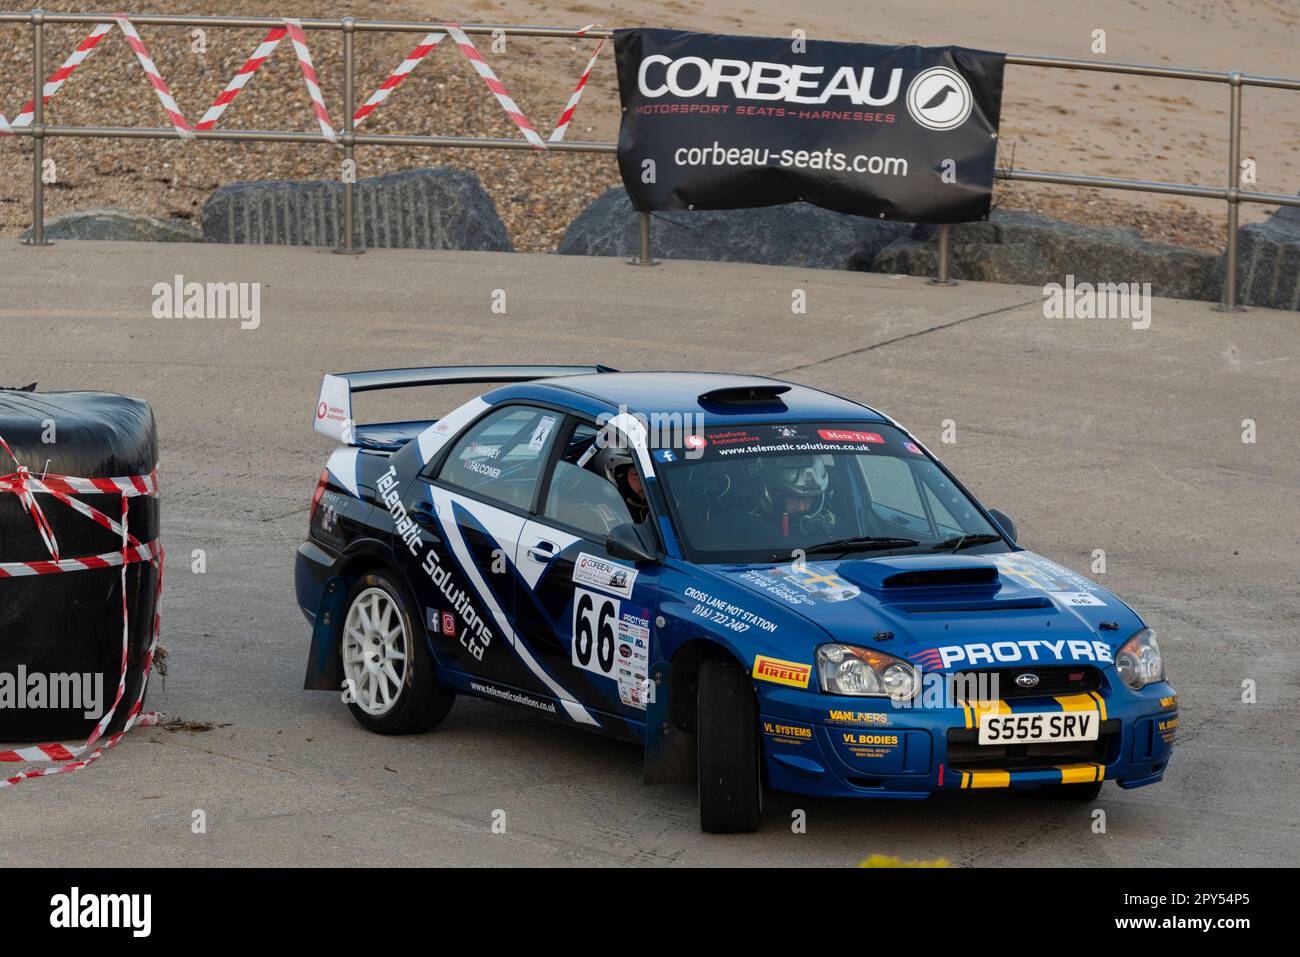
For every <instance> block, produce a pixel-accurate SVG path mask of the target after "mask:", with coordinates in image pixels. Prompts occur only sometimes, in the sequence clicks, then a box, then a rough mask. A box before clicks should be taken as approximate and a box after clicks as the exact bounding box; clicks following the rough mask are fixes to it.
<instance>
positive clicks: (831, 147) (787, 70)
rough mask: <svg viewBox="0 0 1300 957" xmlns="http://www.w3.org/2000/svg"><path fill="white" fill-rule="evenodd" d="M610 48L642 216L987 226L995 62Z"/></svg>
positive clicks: (832, 52)
mask: <svg viewBox="0 0 1300 957" xmlns="http://www.w3.org/2000/svg"><path fill="white" fill-rule="evenodd" d="M614 46H615V50H616V52H617V56H618V87H619V96H620V98H621V100H622V103H623V122H622V128H621V129H620V131H619V137H618V165H619V170H620V171H621V173H622V174H623V183H624V184H625V185H626V187H627V191H628V193H629V195H631V197H632V203H633V205H635V206H636V208H637V209H639V210H642V211H645V210H655V209H736V208H739V207H745V206H772V205H775V204H777V203H790V202H795V201H796V200H804V201H806V202H809V203H813V204H815V205H817V206H824V207H826V208H827V209H834V210H839V211H840V212H845V213H856V214H858V215H862V216H881V217H884V218H887V219H895V220H904V221H908V222H923V223H955V222H967V221H971V220H977V219H983V218H985V217H987V216H988V211H989V199H990V197H991V195H992V191H993V168H994V161H995V159H996V155H997V131H998V118H999V114H1000V112H1001V107H1002V71H1003V66H1004V56H1003V55H1002V54H1000V53H986V52H984V51H981V50H967V49H964V48H962V47H919V46H878V45H875V44H870V43H834V42H830V41H823V40H804V41H797V40H795V39H794V38H786V39H779V38H772V39H769V38H766V37H732V36H715V35H712V34H704V33H686V32H683V31H679V30H648V29H637V30H618V31H616V32H615V35H614Z"/></svg>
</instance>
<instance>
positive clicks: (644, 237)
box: [628, 212, 659, 266]
mask: <svg viewBox="0 0 1300 957" xmlns="http://www.w3.org/2000/svg"><path fill="white" fill-rule="evenodd" d="M638 215H639V217H640V222H641V244H640V248H639V250H638V251H637V254H636V256H634V257H632V258H631V259H629V260H628V262H629V263H631V264H632V265H633V266H657V265H659V260H657V259H655V258H654V256H652V255H651V254H650V213H649V212H644V213H640V214H638Z"/></svg>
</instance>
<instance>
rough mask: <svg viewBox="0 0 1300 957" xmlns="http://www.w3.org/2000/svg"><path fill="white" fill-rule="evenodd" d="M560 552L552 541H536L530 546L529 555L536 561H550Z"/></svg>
mask: <svg viewBox="0 0 1300 957" xmlns="http://www.w3.org/2000/svg"><path fill="white" fill-rule="evenodd" d="M558 554H560V552H559V549H557V548H556V547H555V546H554V545H552V544H551V543H550V542H545V541H542V542H536V543H535V544H532V545H529V546H528V556H529V557H530V558H532V559H533V561H536V562H549V561H550V560H551V559H552V558H554V557H555V556H556V555H558Z"/></svg>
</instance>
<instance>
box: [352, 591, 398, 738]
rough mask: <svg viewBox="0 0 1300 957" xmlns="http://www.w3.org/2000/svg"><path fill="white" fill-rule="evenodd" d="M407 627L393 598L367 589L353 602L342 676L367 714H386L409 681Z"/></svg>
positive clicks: (355, 699) (359, 705)
mask: <svg viewBox="0 0 1300 957" xmlns="http://www.w3.org/2000/svg"><path fill="white" fill-rule="evenodd" d="M406 654H407V643H406V626H405V625H404V624H403V623H402V613H401V610H400V609H399V608H398V607H397V602H396V601H395V600H394V599H393V596H392V595H390V594H388V592H386V591H384V590H383V589H382V588H367V589H366V590H365V591H363V592H361V594H359V595H357V597H356V598H354V599H353V600H352V607H351V608H349V609H348V618H347V622H346V623H345V624H344V627H343V675H344V677H345V678H347V680H348V688H349V690H350V691H351V692H352V698H353V700H354V701H355V702H356V705H357V707H359V708H360V709H361V710H362V711H364V712H365V713H366V714H371V715H375V716H379V715H384V714H387V713H388V712H389V711H391V710H392V708H393V705H395V704H396V703H397V699H398V697H399V696H400V695H401V693H402V687H403V685H404V684H405V682H406Z"/></svg>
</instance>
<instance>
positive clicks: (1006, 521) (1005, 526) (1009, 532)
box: [989, 508, 1016, 542]
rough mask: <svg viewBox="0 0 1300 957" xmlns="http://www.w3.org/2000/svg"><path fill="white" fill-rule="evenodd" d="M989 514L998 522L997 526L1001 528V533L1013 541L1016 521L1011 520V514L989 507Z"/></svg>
mask: <svg viewBox="0 0 1300 957" xmlns="http://www.w3.org/2000/svg"><path fill="white" fill-rule="evenodd" d="M989 514H990V515H992V516H993V520H994V521H995V522H997V523H998V527H999V528H1001V529H1002V532H1003V534H1005V535H1006V536H1007V538H1009V539H1011V540H1012V541H1013V542H1014V541H1015V540H1016V523H1015V522H1013V521H1011V516H1010V515H1008V514H1007V513H1006V512H1003V511H999V510H998V509H996V508H991V509H989Z"/></svg>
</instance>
